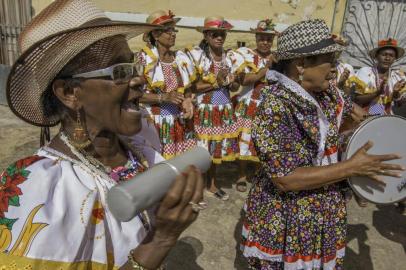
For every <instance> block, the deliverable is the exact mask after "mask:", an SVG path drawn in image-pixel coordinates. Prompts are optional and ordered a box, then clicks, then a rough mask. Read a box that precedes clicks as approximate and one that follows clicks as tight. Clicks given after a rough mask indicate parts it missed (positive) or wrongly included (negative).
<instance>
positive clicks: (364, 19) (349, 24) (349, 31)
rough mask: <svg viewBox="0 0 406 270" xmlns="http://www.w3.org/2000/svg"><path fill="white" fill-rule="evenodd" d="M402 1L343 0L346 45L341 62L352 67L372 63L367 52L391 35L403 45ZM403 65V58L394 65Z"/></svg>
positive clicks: (405, 2) (405, 3) (405, 15)
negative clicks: (345, 0)
mask: <svg viewBox="0 0 406 270" xmlns="http://www.w3.org/2000/svg"><path fill="white" fill-rule="evenodd" d="M405 30H406V0H347V8H346V13H345V19H344V22H343V36H344V37H346V38H347V39H348V41H349V46H348V47H347V49H346V50H345V51H344V52H343V54H342V58H343V59H344V61H345V62H347V63H349V64H351V65H353V66H354V67H356V68H360V67H363V66H371V65H373V60H372V59H371V58H370V57H369V55H368V51H370V50H371V49H373V48H375V47H376V46H377V44H378V40H380V39H384V38H395V39H397V41H398V46H401V47H403V48H406V31H405ZM394 67H395V68H400V67H404V68H405V67H406V58H405V57H404V58H402V59H400V60H399V61H397V62H396V63H395V65H394Z"/></svg>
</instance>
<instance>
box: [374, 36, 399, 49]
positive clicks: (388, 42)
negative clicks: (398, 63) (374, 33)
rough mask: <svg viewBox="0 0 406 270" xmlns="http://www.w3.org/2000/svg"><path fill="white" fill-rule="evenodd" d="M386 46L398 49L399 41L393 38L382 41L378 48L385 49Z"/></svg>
mask: <svg viewBox="0 0 406 270" xmlns="http://www.w3.org/2000/svg"><path fill="white" fill-rule="evenodd" d="M384 46H393V47H397V46H398V41H397V40H396V39H393V38H388V39H382V40H380V41H378V47H384Z"/></svg>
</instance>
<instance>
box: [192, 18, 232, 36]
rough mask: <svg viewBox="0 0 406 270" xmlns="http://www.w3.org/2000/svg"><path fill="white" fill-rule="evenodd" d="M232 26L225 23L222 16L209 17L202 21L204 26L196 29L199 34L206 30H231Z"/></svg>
mask: <svg viewBox="0 0 406 270" xmlns="http://www.w3.org/2000/svg"><path fill="white" fill-rule="evenodd" d="M233 27H234V26H233V25H232V24H231V23H229V22H228V21H226V20H225V19H224V17H223V16H210V17H206V18H205V19H204V25H203V26H198V27H196V30H197V31H199V32H203V31H208V30H223V31H227V30H231V29H232V28H233Z"/></svg>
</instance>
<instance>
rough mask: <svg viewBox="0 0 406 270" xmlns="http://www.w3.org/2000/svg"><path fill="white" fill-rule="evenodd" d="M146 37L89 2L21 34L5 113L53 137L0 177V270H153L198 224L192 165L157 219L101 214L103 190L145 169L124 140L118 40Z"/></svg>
mask: <svg viewBox="0 0 406 270" xmlns="http://www.w3.org/2000/svg"><path fill="white" fill-rule="evenodd" d="M49 25H52V27H49ZM153 29H154V26H152V25H146V24H131V23H118V22H112V21H110V20H109V19H108V18H107V17H106V16H105V14H104V12H103V11H101V10H100V9H98V8H97V7H95V6H94V4H93V3H92V2H90V1H88V0H56V1H54V2H53V3H52V4H50V5H49V6H48V7H47V8H45V9H44V10H43V11H42V12H41V13H39V14H38V15H37V16H36V17H35V18H34V19H33V20H32V22H31V23H30V24H29V25H28V26H27V27H26V28H25V29H24V30H23V31H22V33H21V35H20V39H19V44H20V45H21V50H22V55H21V56H20V58H19V59H18V60H17V61H16V63H15V64H14V66H13V67H12V69H11V72H10V75H9V80H8V85H7V97H8V104H9V106H10V109H11V110H12V111H13V112H14V113H15V114H16V115H17V116H18V117H19V118H21V119H23V120H24V121H26V122H28V123H31V124H33V125H36V126H41V127H49V126H55V125H57V124H60V127H61V128H60V131H59V132H58V134H57V135H56V136H55V137H54V138H53V139H52V140H51V141H50V143H49V144H47V145H46V146H44V147H41V148H40V149H39V150H38V151H37V152H36V153H35V154H34V155H33V156H31V157H27V158H24V159H21V160H19V161H17V162H15V163H13V164H11V165H10V166H9V167H8V168H7V169H6V170H5V171H4V172H3V173H2V174H1V181H0V202H1V203H0V224H1V225H0V239H1V241H0V268H2V269H38V270H39V269H41V270H42V269H128V270H130V269H158V268H160V265H161V263H162V261H163V260H164V258H165V256H166V254H168V252H169V250H170V249H171V248H172V247H173V246H174V245H175V243H176V240H177V238H178V237H179V235H180V234H181V233H182V231H183V230H184V229H185V228H186V227H188V226H189V225H190V224H191V223H192V222H193V221H194V220H195V219H196V218H197V212H198V210H199V209H200V208H199V207H196V206H199V205H198V204H197V203H198V202H200V200H201V199H202V192H203V186H204V184H203V180H202V177H201V176H200V173H199V172H198V171H197V170H196V169H194V168H192V167H191V168H190V169H188V170H187V171H185V172H184V174H183V175H181V176H179V177H178V178H177V180H176V181H175V183H174V184H173V186H172V187H171V189H170V190H169V191H168V193H167V195H166V196H165V197H164V198H163V200H162V202H161V203H160V205H158V206H157V208H156V211H154V212H153V211H152V210H151V211H148V212H143V213H139V214H137V216H135V217H134V218H132V219H131V220H129V221H127V222H120V221H118V220H117V219H115V218H114V216H113V215H112V213H111V212H110V210H109V207H108V206H107V204H106V196H107V192H108V190H109V189H110V188H111V187H113V186H114V185H116V184H117V183H118V182H121V181H126V180H128V179H131V178H133V177H135V176H136V175H137V174H139V173H141V172H143V171H145V170H147V169H148V166H151V165H153V163H154V159H151V160H147V159H146V158H145V156H144V151H140V150H139V149H138V148H135V147H133V146H132V145H131V144H129V143H128V142H127V141H126V140H125V139H124V137H127V136H133V135H134V134H136V133H137V132H138V131H140V129H141V112H140V111H139V108H138V102H139V99H140V97H141V96H142V92H141V91H140V90H138V87H137V83H139V81H140V78H135V77H134V76H135V72H134V64H133V60H134V54H133V53H132V52H131V51H130V49H129V47H128V43H127V40H126V39H127V38H130V37H134V36H136V35H139V34H142V32H144V31H149V30H153ZM122 136H124V137H122ZM151 157H154V156H153V155H152V156H151ZM151 180H155V181H159V179H151ZM152 220H153V221H152Z"/></svg>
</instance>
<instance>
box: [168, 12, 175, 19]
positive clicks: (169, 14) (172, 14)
mask: <svg viewBox="0 0 406 270" xmlns="http://www.w3.org/2000/svg"><path fill="white" fill-rule="evenodd" d="M168 16H169V17H171V18H173V17H175V13H173V12H172V10H168Z"/></svg>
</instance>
